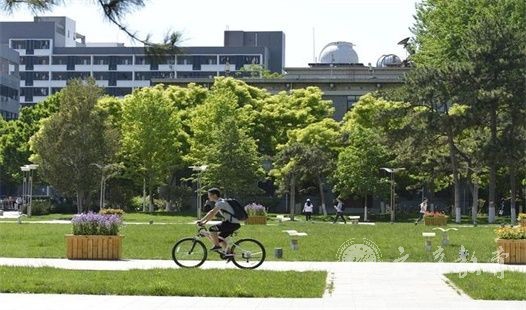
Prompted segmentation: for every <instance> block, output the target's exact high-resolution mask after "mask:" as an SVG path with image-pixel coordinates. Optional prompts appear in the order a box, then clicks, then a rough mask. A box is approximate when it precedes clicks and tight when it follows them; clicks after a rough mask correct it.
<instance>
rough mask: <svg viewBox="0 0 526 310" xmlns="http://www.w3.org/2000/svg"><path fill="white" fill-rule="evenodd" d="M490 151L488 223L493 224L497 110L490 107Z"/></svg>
mask: <svg viewBox="0 0 526 310" xmlns="http://www.w3.org/2000/svg"><path fill="white" fill-rule="evenodd" d="M490 127H491V128H490V129H491V141H490V145H491V149H490V160H489V163H488V166H489V187H488V190H489V193H488V196H489V197H488V200H489V201H488V223H490V224H492V223H495V188H496V182H497V156H496V155H497V154H496V152H497V148H496V146H497V108H496V107H495V106H494V105H492V110H491V124H490Z"/></svg>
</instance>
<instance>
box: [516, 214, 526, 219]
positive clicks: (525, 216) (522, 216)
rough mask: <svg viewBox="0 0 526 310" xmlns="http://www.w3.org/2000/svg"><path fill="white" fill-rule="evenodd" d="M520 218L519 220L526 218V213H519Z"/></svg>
mask: <svg viewBox="0 0 526 310" xmlns="http://www.w3.org/2000/svg"><path fill="white" fill-rule="evenodd" d="M518 219H519V220H526V213H519V216H518Z"/></svg>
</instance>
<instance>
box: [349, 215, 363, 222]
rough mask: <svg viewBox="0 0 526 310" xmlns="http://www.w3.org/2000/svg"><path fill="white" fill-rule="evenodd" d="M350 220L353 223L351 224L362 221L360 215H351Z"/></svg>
mask: <svg viewBox="0 0 526 310" xmlns="http://www.w3.org/2000/svg"><path fill="white" fill-rule="evenodd" d="M349 220H350V221H351V224H358V221H359V220H360V216H359V215H350V216H349Z"/></svg>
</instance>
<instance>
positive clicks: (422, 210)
mask: <svg viewBox="0 0 526 310" xmlns="http://www.w3.org/2000/svg"><path fill="white" fill-rule="evenodd" d="M426 211H427V202H425V201H422V203H421V204H420V213H426Z"/></svg>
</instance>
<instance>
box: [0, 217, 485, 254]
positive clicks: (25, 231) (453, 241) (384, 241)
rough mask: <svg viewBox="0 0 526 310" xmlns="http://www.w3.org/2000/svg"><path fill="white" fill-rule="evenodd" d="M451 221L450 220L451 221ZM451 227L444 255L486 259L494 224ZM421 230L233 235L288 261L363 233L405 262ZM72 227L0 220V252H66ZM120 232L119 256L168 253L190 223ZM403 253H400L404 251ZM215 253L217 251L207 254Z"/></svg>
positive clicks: (267, 229) (270, 229)
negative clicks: (294, 236)
mask: <svg viewBox="0 0 526 310" xmlns="http://www.w3.org/2000/svg"><path fill="white" fill-rule="evenodd" d="M450 226H452V225H450ZM458 228H459V231H453V232H450V245H448V246H446V247H445V248H444V250H445V251H444V254H445V257H444V261H446V262H454V261H455V260H457V258H458V252H459V250H460V246H461V245H464V247H465V248H466V249H467V250H468V251H469V252H470V253H475V256H476V258H477V259H478V261H479V262H489V261H490V260H491V258H492V254H491V252H493V251H495V233H494V231H493V230H494V228H495V226H478V227H458ZM287 229H294V230H297V231H300V232H306V233H307V234H308V236H305V237H299V250H298V251H292V250H291V248H290V238H289V236H288V235H287V234H285V233H284V232H282V230H287ZM423 231H431V228H430V227H426V226H424V225H418V226H415V225H413V224H410V223H397V224H387V223H377V224H376V225H375V226H369V225H333V224H330V223H305V222H285V223H283V224H280V225H277V224H275V225H267V226H262V225H244V226H242V227H241V229H240V233H239V234H238V235H237V236H236V237H235V238H236V239H239V238H246V237H250V238H256V239H258V240H260V241H261V242H262V243H263V244H264V246H265V247H266V249H267V253H268V255H267V257H268V259H270V260H275V258H274V257H273V253H274V248H277V247H280V248H283V251H284V258H283V260H287V261H295V260H297V261H336V260H337V257H336V254H337V251H338V248H339V247H340V246H341V245H342V244H343V243H344V242H345V241H347V240H349V239H353V240H354V242H355V243H362V242H363V238H367V239H368V240H371V241H372V242H374V243H376V244H377V246H378V248H379V249H380V251H381V254H382V258H381V260H382V261H393V260H395V259H397V258H399V257H400V252H399V247H403V248H404V254H403V255H405V254H409V257H408V258H407V261H408V262H432V261H434V257H433V254H432V253H428V252H425V250H424V241H423V238H422V232H423ZM68 233H71V226H70V225H65V224H28V223H26V224H22V225H18V224H15V223H0V238H1V239H0V240H1V242H0V257H65V241H64V235H65V234H68ZM121 233H122V235H124V236H125V238H124V245H123V247H124V248H123V255H124V258H137V259H171V248H172V246H173V244H174V243H175V241H176V240H178V239H180V238H182V237H187V236H193V235H194V234H195V226H193V225H187V224H175V225H127V226H124V227H123V228H122V230H121ZM439 233H440V232H437V237H436V238H435V239H434V243H433V250H436V249H437V247H438V245H439V241H440V234H439ZM403 255H402V256H403ZM210 257H211V259H217V258H216V255H210Z"/></svg>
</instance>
